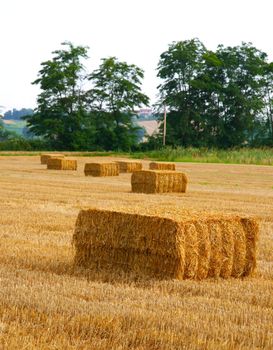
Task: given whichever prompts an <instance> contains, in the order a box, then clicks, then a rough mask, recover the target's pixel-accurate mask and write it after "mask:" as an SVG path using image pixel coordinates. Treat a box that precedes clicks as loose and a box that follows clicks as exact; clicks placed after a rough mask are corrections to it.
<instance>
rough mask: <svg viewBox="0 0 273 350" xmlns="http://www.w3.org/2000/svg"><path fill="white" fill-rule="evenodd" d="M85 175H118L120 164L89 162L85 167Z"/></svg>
mask: <svg viewBox="0 0 273 350" xmlns="http://www.w3.org/2000/svg"><path fill="white" fill-rule="evenodd" d="M84 174H85V176H117V175H119V166H118V164H117V163H112V162H109V163H106V162H100V163H87V164H85V167H84Z"/></svg>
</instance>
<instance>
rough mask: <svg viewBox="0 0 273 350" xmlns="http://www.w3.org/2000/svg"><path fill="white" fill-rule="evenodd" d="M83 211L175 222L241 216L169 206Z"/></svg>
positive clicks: (226, 218)
mask: <svg viewBox="0 0 273 350" xmlns="http://www.w3.org/2000/svg"><path fill="white" fill-rule="evenodd" d="M82 211H84V212H90V213H91V212H96V211H97V212H105V211H109V212H112V213H124V214H130V215H142V216H151V217H158V218H165V219H170V220H173V221H176V222H184V223H185V222H193V221H199V222H200V221H207V220H217V221H218V220H228V221H229V220H235V221H236V220H240V219H241V218H242V216H238V215H233V214H225V213H222V212H213V211H205V210H202V211H200V210H193V209H191V210H187V209H182V208H179V207H173V206H172V207H170V206H166V207H164V206H160V207H156V206H145V205H144V206H134V207H129V206H118V207H115V208H113V209H105V210H104V209H97V208H90V209H83V210H82ZM243 217H244V218H250V216H243Z"/></svg>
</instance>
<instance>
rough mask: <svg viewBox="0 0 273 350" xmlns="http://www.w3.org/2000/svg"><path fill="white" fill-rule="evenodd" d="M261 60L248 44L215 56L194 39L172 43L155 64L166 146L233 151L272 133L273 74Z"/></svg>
mask: <svg viewBox="0 0 273 350" xmlns="http://www.w3.org/2000/svg"><path fill="white" fill-rule="evenodd" d="M266 57H267V56H266V54H265V53H264V52H261V51H259V50H257V49H256V48H255V47H253V45H252V44H250V43H249V44H246V43H243V44H242V45H240V46H235V47H224V46H223V45H219V46H218V48H217V50H216V52H212V51H208V50H207V49H206V48H205V47H204V45H203V44H202V43H201V42H200V41H199V40H198V39H193V40H188V41H182V42H177V43H172V44H171V45H170V46H169V49H168V50H167V51H166V52H164V53H163V54H162V55H161V56H160V61H159V65H158V76H159V77H160V78H161V79H162V81H163V82H162V84H161V85H160V86H159V93H160V98H159V101H158V104H159V106H163V105H164V104H165V105H166V106H167V108H168V118H167V144H170V145H182V146H217V147H233V146H237V145H239V146H241V145H244V144H255V142H257V140H258V139H259V140H261V139H262V138H263V137H264V136H263V137H262V134H263V135H266V134H269V133H271V130H272V100H273V93H272V91H273V83H272V81H273V79H272V78H273V74H272V71H273V70H272V68H271V65H270V64H267V62H266ZM265 111H266V112H265ZM265 120H266V123H267V125H268V130H269V131H268V133H265V128H264V125H265Z"/></svg>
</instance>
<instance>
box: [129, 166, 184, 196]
mask: <svg viewBox="0 0 273 350" xmlns="http://www.w3.org/2000/svg"><path fill="white" fill-rule="evenodd" d="M187 183H188V179H187V176H186V175H185V174H184V173H181V172H177V171H160V170H141V171H136V172H134V173H133V174H132V177H131V185H132V192H137V193H163V192H186V189H187Z"/></svg>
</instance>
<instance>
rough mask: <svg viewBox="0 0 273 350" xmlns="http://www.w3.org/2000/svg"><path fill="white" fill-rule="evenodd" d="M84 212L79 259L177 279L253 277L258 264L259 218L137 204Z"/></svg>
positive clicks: (77, 232)
mask: <svg viewBox="0 0 273 350" xmlns="http://www.w3.org/2000/svg"><path fill="white" fill-rule="evenodd" d="M134 211H135V213H133V212H129V211H128V209H122V210H120V209H119V211H111V210H97V209H89V210H82V211H80V213H79V215H78V218H77V222H76V228H75V232H74V235H73V244H74V247H75V263H76V264H77V265H80V266H84V267H89V268H90V267H91V268H95V269H100V268H106V269H108V268H109V269H111V270H113V269H114V270H119V269H120V270H122V271H125V272H133V273H137V274H139V275H148V276H151V277H160V278H175V279H181V280H182V279H186V278H189V279H205V278H208V277H213V278H218V277H222V278H229V277H243V276H249V275H251V274H252V273H253V271H254V270H255V267H256V244H257V237H258V231H259V227H258V223H257V222H256V220H255V219H251V218H246V217H239V216H227V215H225V216H224V215H220V214H208V213H205V212H201V213H191V212H188V211H181V210H178V211H174V212H172V213H166V211H165V210H164V208H163V209H161V211H158V210H157V212H156V211H154V212H151V210H150V211H147V210H145V215H143V214H141V213H139V211H140V210H138V212H137V210H136V208H134Z"/></svg>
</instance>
